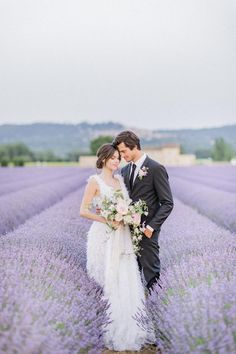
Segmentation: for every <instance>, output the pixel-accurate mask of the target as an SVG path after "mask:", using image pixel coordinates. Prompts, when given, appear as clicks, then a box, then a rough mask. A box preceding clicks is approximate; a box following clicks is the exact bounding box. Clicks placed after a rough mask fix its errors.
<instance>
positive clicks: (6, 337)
mask: <svg viewBox="0 0 236 354" xmlns="http://www.w3.org/2000/svg"><path fill="white" fill-rule="evenodd" d="M82 181H83V185H84V179H83V178H82V177H81V182H82ZM49 191H50V190H49ZM82 191H83V189H79V190H77V191H75V192H73V193H71V194H69V195H67V197H65V198H64V199H63V200H62V201H60V202H59V203H57V204H55V205H54V206H52V207H50V208H48V209H47V210H45V211H44V212H42V213H41V214H38V215H36V216H34V217H33V218H31V219H30V220H28V221H27V222H26V223H25V224H23V225H21V226H19V227H18V228H17V229H16V230H15V231H14V232H11V233H8V234H7V235H6V236H4V237H1V238H0V267H1V269H2V270H3V271H2V272H1V273H0V283H1V288H0V314H1V316H0V352H1V353H3V352H4V353H27V354H31V353H32V354H33V353H34V354H39V353H43V354H52V353H58V354H67V353H68V354H73V353H99V352H101V351H102V348H103V340H102V338H103V333H104V331H105V330H106V325H107V323H108V318H107V315H106V309H107V308H108V306H109V305H108V304H107V302H106V301H105V300H104V299H103V296H102V289H100V288H99V287H98V286H97V285H96V284H95V282H93V281H92V280H90V279H89V278H88V277H87V275H86V272H85V264H86V248H85V245H86V231H87V229H88V226H89V225H88V223H87V222H86V221H84V220H83V219H81V218H80V217H79V206H80V202H81V196H82Z"/></svg>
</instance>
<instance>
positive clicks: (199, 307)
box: [0, 175, 236, 353]
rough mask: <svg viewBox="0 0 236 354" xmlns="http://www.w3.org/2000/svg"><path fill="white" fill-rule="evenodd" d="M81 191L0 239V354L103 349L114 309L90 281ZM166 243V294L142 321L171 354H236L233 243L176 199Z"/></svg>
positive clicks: (163, 236) (149, 305)
mask: <svg viewBox="0 0 236 354" xmlns="http://www.w3.org/2000/svg"><path fill="white" fill-rule="evenodd" d="M80 178H81V184H82V185H84V178H82V175H81V177H80ZM81 192H82V190H80V191H78V192H75V193H73V194H71V195H70V196H68V197H67V198H65V199H64V200H63V201H62V202H60V203H58V204H57V205H55V206H53V207H51V208H50V209H48V210H46V211H44V212H43V213H41V214H39V215H38V216H35V217H34V218H32V219H30V220H29V221H28V222H27V223H25V224H24V225H23V226H21V227H19V228H18V229H17V230H16V231H15V232H12V233H9V234H8V235H7V236H4V237H2V238H0V242H1V245H0V249H1V251H0V253H1V255H0V260H1V261H0V263H1V266H2V267H1V269H4V272H3V273H2V274H1V278H2V279H1V283H2V284H4V286H3V288H2V292H1V290H0V304H1V305H2V308H1V310H0V312H1V314H3V316H2V320H0V343H1V345H2V347H0V351H1V350H2V351H3V352H4V350H5V352H14V350H15V348H18V349H16V353H17V352H19V353H20V352H25V353H40V352H41V353H52V352H55V350H56V352H57V353H77V352H79V350H80V351H81V352H91V353H92V352H97V353H98V352H100V351H101V349H102V346H103V341H102V335H103V333H104V328H105V325H106V323H107V321H108V319H107V317H106V315H105V309H106V307H107V304H106V303H105V302H104V301H103V300H102V292H101V289H99V288H98V287H97V286H96V284H95V283H93V282H91V280H89V279H88V278H87V276H86V274H85V262H86V252H85V242H86V231H87V229H88V226H89V224H88V223H87V222H86V221H85V220H83V219H81V218H79V217H78V209H79V204H80V200H81ZM183 216H184V217H183ZM160 241H161V255H162V264H163V269H162V289H161V290H160V289H159V288H158V289H156V290H158V294H157V292H156V291H154V292H153V294H152V296H151V297H149V299H148V302H147V316H145V315H144V314H142V323H143V324H144V325H145V326H147V322H148V325H149V321H150V320H151V321H152V323H153V326H154V329H155V331H156V335H157V343H158V346H162V347H163V349H164V352H166V353H183V352H184V353H203V352H216V353H217V352H218V353H225V352H228V353H231V352H232V353H233V352H234V351H235V349H236V347H235V342H234V339H233V336H234V335H235V333H236V332H235V325H234V324H235V323H236V321H234V320H235V318H234V316H235V315H234V314H235V313H236V312H235V300H234V299H235V298H236V297H235V289H234V287H233V282H234V280H235V270H234V269H235V268H236V267H235V265H236V264H235V248H234V246H233V245H234V244H233V241H234V238H233V236H232V235H231V234H230V232H227V231H225V230H223V229H220V228H219V227H217V226H216V225H215V224H214V223H212V222H211V221H209V219H207V218H205V217H203V216H200V215H199V214H198V213H197V212H196V211H194V210H192V209H191V208H189V207H186V206H184V205H183V204H181V203H179V202H178V201H176V202H175V209H174V211H173V213H172V215H171V217H170V218H169V219H168V221H167V222H166V223H165V227H163V231H162V234H161V240H160ZM19 294H20V295H19ZM17 299H18V300H17ZM95 313H97V314H98V322H95V319H94V316H95V315H94V314H95ZM13 333H14V334H13ZM15 333H16V334H15ZM24 333H25V334H24ZM23 334H24V335H23Z"/></svg>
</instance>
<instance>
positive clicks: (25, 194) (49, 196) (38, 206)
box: [0, 169, 90, 235]
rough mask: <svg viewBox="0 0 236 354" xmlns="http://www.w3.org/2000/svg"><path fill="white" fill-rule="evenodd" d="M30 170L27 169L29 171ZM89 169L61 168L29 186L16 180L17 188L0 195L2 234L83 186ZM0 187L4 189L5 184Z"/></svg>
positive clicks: (0, 227) (0, 232) (0, 231)
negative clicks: (69, 169)
mask: <svg viewBox="0 0 236 354" xmlns="http://www.w3.org/2000/svg"><path fill="white" fill-rule="evenodd" d="M30 172H31V171H29V170H27V169H26V173H28V174H30ZM34 172H35V171H34ZM89 172H90V171H88V170H87V169H86V170H80V169H74V170H71V171H67V172H65V171H63V170H62V172H60V173H58V171H57V170H55V175H53V174H51V173H50V174H49V176H48V177H46V175H45V176H44V179H43V180H40V182H39V181H37V180H36V181H35V180H33V181H34V183H35V184H34V185H32V183H31V182H30V180H29V185H28V187H26V185H25V187H24V188H23V187H19V183H22V181H20V182H17V181H16V182H15V185H16V186H18V190H17V191H15V192H12V193H6V194H5V195H2V196H0V235H3V234H6V233H8V232H9V231H12V230H14V229H15V228H16V227H17V226H19V225H20V224H22V223H23V222H25V221H26V220H27V219H29V218H31V217H32V216H34V215H36V214H37V213H39V212H40V211H42V210H44V209H45V208H48V207H49V206H51V205H53V204H54V203H56V202H58V201H59V200H60V199H62V198H64V197H65V196H66V195H67V194H68V193H70V192H72V191H74V190H76V189H77V188H79V187H80V186H82V185H84V181H85V180H86V178H87V177H88V175H89ZM27 176H28V175H27ZM47 178H48V179H47ZM26 181H28V177H27V178H26ZM0 188H4V183H3V184H2V185H1V187H0Z"/></svg>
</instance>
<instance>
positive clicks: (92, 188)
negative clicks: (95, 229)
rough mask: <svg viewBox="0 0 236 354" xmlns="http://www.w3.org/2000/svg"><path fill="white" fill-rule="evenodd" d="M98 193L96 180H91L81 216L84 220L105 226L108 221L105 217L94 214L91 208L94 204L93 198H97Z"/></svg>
mask: <svg viewBox="0 0 236 354" xmlns="http://www.w3.org/2000/svg"><path fill="white" fill-rule="evenodd" d="M97 191H98V185H97V182H96V181H95V180H94V178H91V179H89V181H88V183H87V185H86V187H85V191H84V195H83V199H82V202H81V206H80V216H82V217H83V218H88V219H91V220H95V221H100V222H102V223H104V224H105V223H106V219H105V218H104V217H102V216H100V215H98V214H95V213H92V212H91V211H90V206H91V204H92V200H93V197H95V195H96V192H97Z"/></svg>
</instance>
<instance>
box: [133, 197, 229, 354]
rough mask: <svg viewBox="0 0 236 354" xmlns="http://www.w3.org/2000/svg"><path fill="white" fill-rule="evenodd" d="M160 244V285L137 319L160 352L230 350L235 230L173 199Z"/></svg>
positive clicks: (175, 353)
mask: <svg viewBox="0 0 236 354" xmlns="http://www.w3.org/2000/svg"><path fill="white" fill-rule="evenodd" d="M160 249H161V261H162V273H161V274H162V276H161V286H162V288H160V287H159V286H156V288H155V289H154V291H153V292H152V294H151V296H150V297H149V298H148V299H147V303H146V308H147V312H146V314H139V315H138V316H137V318H138V320H139V322H140V324H141V325H142V326H143V327H145V328H147V326H148V325H151V326H152V327H153V329H154V330H155V332H156V336H157V345H158V346H159V347H160V348H161V349H162V350H163V353H172V354H182V353H186V354H188V353H189V354H190V353H191V354H194V353H196V354H197V353H217V354H221V353H222V354H225V353H228V354H231V353H232V354H233V353H235V352H236V286H235V284H236V248H235V235H233V234H232V233H230V232H229V231H227V230H225V229H224V228H221V227H219V226H217V225H216V224H215V223H213V222H212V221H210V220H209V219H208V218H206V217H205V216H203V215H200V214H198V213H197V212H196V211H194V210H193V209H192V208H190V207H189V206H186V205H184V204H182V203H181V202H180V201H178V200H175V208H174V210H173V213H172V214H171V215H170V217H169V219H168V220H167V221H166V223H165V227H163V230H162V233H161V239H160Z"/></svg>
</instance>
